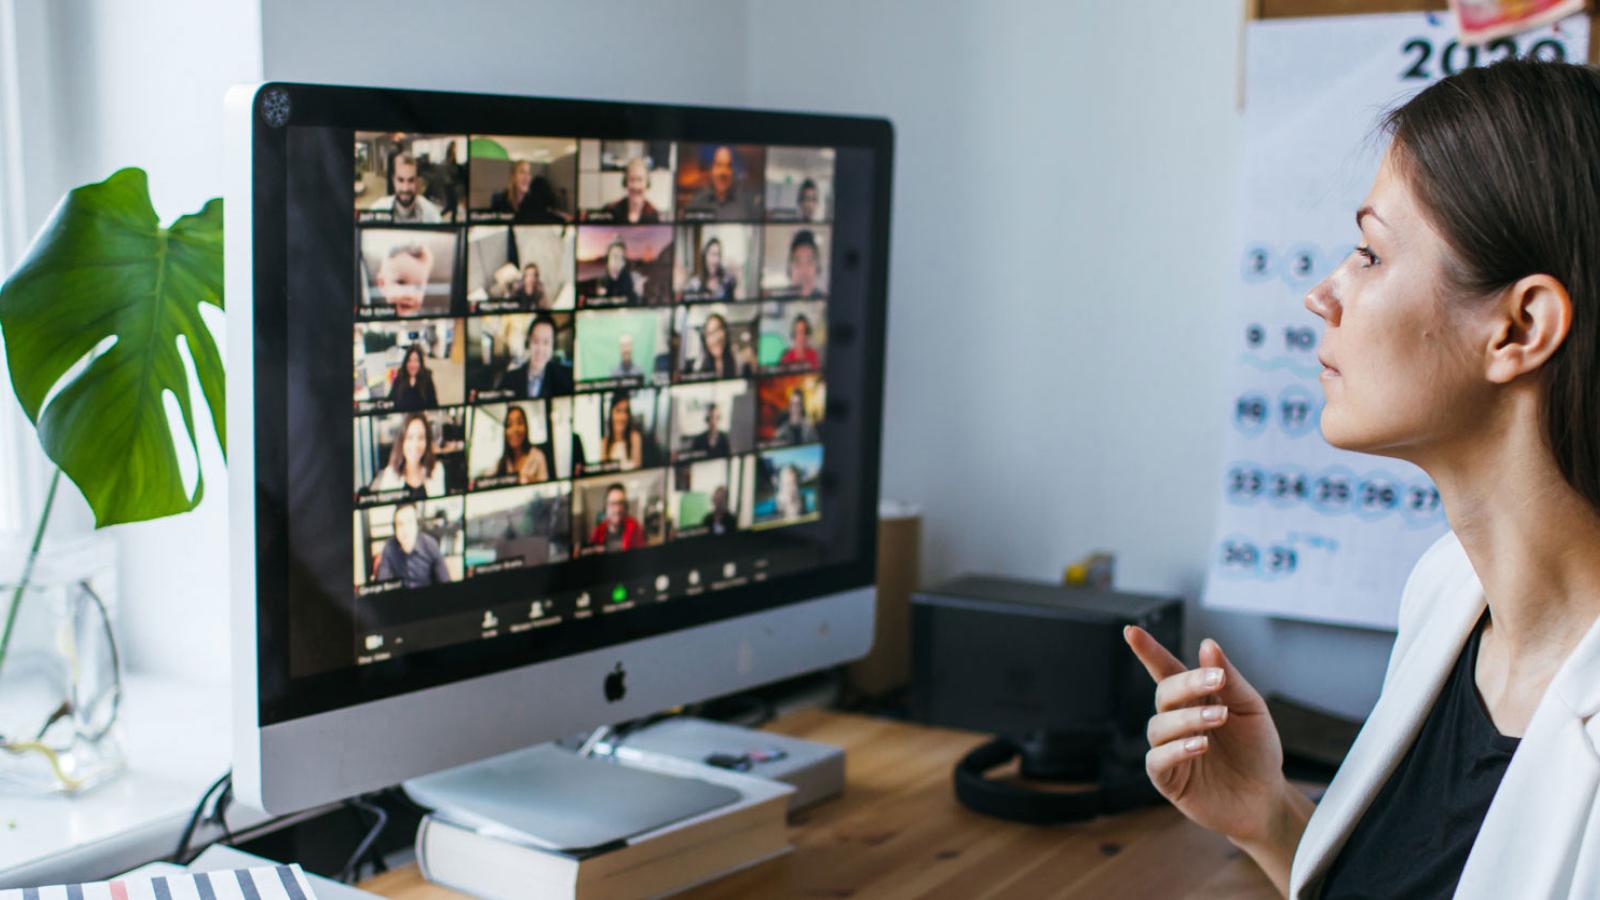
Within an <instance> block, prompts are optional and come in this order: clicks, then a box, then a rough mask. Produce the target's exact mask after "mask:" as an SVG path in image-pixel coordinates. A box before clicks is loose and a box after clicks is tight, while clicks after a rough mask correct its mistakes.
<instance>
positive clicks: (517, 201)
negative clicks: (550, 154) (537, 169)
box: [489, 159, 533, 221]
mask: <svg viewBox="0 0 1600 900" xmlns="http://www.w3.org/2000/svg"><path fill="white" fill-rule="evenodd" d="M532 187H533V163H532V162H530V161H528V160H526V159H519V160H515V161H514V162H512V163H511V171H509V172H507V173H506V189H505V190H503V191H496V192H495V193H494V195H493V196H491V197H490V198H489V211H490V212H497V213H511V214H512V215H513V218H514V219H516V220H517V221H521V218H522V217H521V212H522V205H523V203H525V202H526V201H527V199H528V192H529V190H530V189H531V188H532Z"/></svg>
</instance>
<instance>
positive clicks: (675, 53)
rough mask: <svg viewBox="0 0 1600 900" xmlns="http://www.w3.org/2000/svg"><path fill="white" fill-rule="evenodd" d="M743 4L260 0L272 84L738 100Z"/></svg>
mask: <svg viewBox="0 0 1600 900" xmlns="http://www.w3.org/2000/svg"><path fill="white" fill-rule="evenodd" d="M755 5H759V4H758V3H750V4H748V5H747V3H745V2H741V0H675V2H672V3H657V2H649V0H584V2H565V3H563V2H549V0H546V2H527V0H473V2H453V3H405V4H401V3H395V2H393V0H341V2H336V3H329V2H325V0H261V9H262V12H261V20H262V37H263V47H264V51H263V59H264V62H265V64H266V74H267V78H268V79H269V80H272V81H314V82H326V83H330V84H357V85H370V86H376V87H411V88H427V89H433V90H463V91H484V92H489V93H501V94H539V95H542V96H551V97H566V96H571V97H606V98H613V99H619V100H642V101H657V102H670V101H683V100H689V99H692V100H694V101H697V102H700V103H706V104H713V105H718V104H736V103H740V102H742V101H743V100H744V96H745V88H744V47H745V35H746V23H747V20H748V18H749V13H748V11H747V8H748V6H755Z"/></svg>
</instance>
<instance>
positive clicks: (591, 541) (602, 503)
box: [572, 469, 667, 555]
mask: <svg viewBox="0 0 1600 900" xmlns="http://www.w3.org/2000/svg"><path fill="white" fill-rule="evenodd" d="M666 487H667V485H666V470H665V469H649V470H646V471H643V472H631V473H619V474H614V475H602V476H600V477H598V478H589V479H585V480H583V481H578V482H574V484H573V488H572V506H573V514H572V518H573V530H574V538H575V540H576V542H577V544H578V547H579V553H580V554H583V555H589V554H595V553H616V552H621V551H625V550H639V549H643V548H644V547H649V546H654V545H656V544H660V543H661V541H662V538H663V533H664V528H665V519H666V515H665V512H666Z"/></svg>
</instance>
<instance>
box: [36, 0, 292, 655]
mask: <svg viewBox="0 0 1600 900" xmlns="http://www.w3.org/2000/svg"><path fill="white" fill-rule="evenodd" d="M20 2H21V5H22V6H24V7H27V11H26V14H25V15H26V20H27V21H29V22H32V23H34V24H35V25H36V27H37V32H36V37H37V38H38V39H39V40H40V41H41V43H40V44H37V45H31V47H32V49H33V50H36V51H38V52H41V53H43V54H46V56H47V63H46V64H45V65H44V66H42V67H36V68H35V71H41V72H42V73H43V74H44V76H45V77H44V78H42V79H41V80H39V81H34V82H30V83H28V84H26V85H25V89H26V90H27V91H28V92H29V95H30V98H31V100H32V102H31V103H30V104H29V107H28V108H29V109H30V111H31V112H30V114H29V116H28V117H27V120H26V121H25V126H26V127H25V129H24V135H25V139H26V140H27V142H28V145H29V147H30V148H31V150H32V152H31V153H30V154H29V156H28V157H27V171H28V175H29V178H28V186H27V187H28V201H29V202H28V215H29V219H30V221H29V230H30V232H31V231H32V230H33V229H35V228H37V227H38V226H39V225H40V224H42V221H43V218H44V216H45V215H47V214H48V212H49V210H50V209H51V208H52V207H53V206H54V203H55V201H56V199H57V198H59V197H60V196H61V194H63V193H64V192H65V191H67V190H68V189H70V188H71V187H74V186H76V185H79V184H84V183H87V182H92V181H99V180H101V179H103V178H105V177H107V176H108V175H110V174H111V173H112V172H114V171H116V170H117V169H119V168H122V167H124V166H140V167H142V168H144V169H145V170H146V171H147V172H148V173H149V176H150V195H151V200H152V201H153V203H154V204H155V208H156V211H157V213H158V214H160V215H161V217H162V220H163V221H164V222H170V221H171V220H172V219H175V218H177V217H178V216H180V215H182V214H184V213H189V212H194V211H196V210H198V209H199V208H200V207H201V206H202V205H203V204H204V203H205V201H206V200H207V199H209V198H211V197H215V196H219V195H220V194H221V193H222V171H223V168H222V119H221V113H222V97H223V94H224V92H226V90H227V88H228V87H229V86H230V85H232V84H234V83H237V82H250V81H259V80H260V78H261V28H260V16H259V10H258V7H257V5H256V4H255V3H253V2H249V0H162V2H160V3H128V2H125V0H20ZM217 337H218V344H219V347H220V345H221V344H222V341H221V335H218V336H217ZM196 398H197V399H198V393H196ZM197 409H198V410H199V411H200V414H199V416H198V417H197V419H196V422H195V426H196V429H197V432H198V434H199V444H200V451H201V452H200V457H201V471H202V473H203V475H204V477H205V479H206V488H207V491H206V496H205V499H204V500H203V501H202V502H201V504H200V506H199V508H198V509H196V510H195V512H193V513H191V514H189V515H184V516H177V517H173V518H169V519H164V520H160V521H157V522H150V523H142V524H138V525H124V526H119V527H117V528H115V529H114V532H115V533H116V534H117V537H118V545H119V552H120V565H119V577H120V582H121V583H120V594H121V606H122V610H123V614H122V619H123V632H124V635H125V638H126V641H127V657H128V662H129V665H130V667H132V668H136V669H142V670H145V671H151V672H163V673H170V674H179V675H184V676H187V677H190V678H194V679H198V680H203V681H209V682H213V683H222V682H224V681H225V680H226V679H227V677H228V662H227V660H228V651H227V640H226V636H227V623H228V605H227V599H228V598H227V565H228V552H227V530H228V507H227V497H226V485H227V475H226V471H225V468H224V465H223V461H222V458H221V454H220V452H219V450H218V448H217V445H216V440H215V438H214V437H212V428H211V422H210V420H209V418H208V417H207V416H206V415H205V412H204V410H205V405H204V403H203V402H200V403H198V405H197ZM68 493H70V494H73V495H74V496H73V497H72V498H71V501H72V502H71V503H69V504H68V509H67V510H66V513H65V515H64V519H67V520H74V521H75V522H76V523H77V527H87V525H88V524H92V518H89V517H87V516H86V513H87V508H86V505H85V504H84V503H83V501H82V499H81V497H78V496H75V494H76V492H75V491H68ZM69 525H70V523H69V522H66V521H64V522H63V526H64V527H69Z"/></svg>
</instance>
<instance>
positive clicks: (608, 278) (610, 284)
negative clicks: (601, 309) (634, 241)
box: [595, 240, 639, 306]
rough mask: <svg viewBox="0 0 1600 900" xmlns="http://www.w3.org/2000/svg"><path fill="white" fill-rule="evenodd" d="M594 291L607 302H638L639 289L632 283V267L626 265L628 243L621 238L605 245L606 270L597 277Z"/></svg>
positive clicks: (629, 304)
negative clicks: (597, 280)
mask: <svg viewBox="0 0 1600 900" xmlns="http://www.w3.org/2000/svg"><path fill="white" fill-rule="evenodd" d="M595 293H596V294H597V295H598V296H600V297H604V298H605V300H606V302H607V303H618V304H625V305H628V306H633V305H635V304H637V303H638V302H639V291H638V290H637V289H636V288H635V287H634V284H633V269H632V267H630V266H629V265H628V245H626V244H624V243H623V242H622V241H621V240H615V241H612V242H611V244H610V245H609V246H607V247H606V271H605V274H604V275H601V276H600V278H599V284H598V285H597V286H596V290H595Z"/></svg>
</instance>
